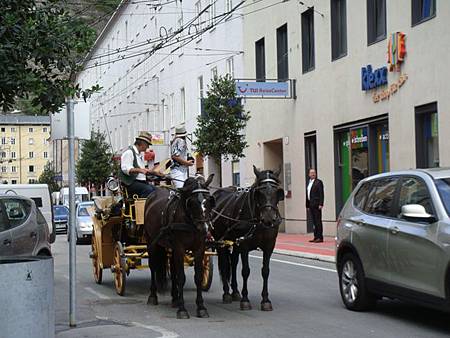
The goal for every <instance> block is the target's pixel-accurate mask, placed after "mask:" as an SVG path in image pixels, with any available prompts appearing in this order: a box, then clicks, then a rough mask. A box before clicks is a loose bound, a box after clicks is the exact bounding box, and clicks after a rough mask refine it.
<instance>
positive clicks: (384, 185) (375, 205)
mask: <svg viewBox="0 0 450 338" xmlns="http://www.w3.org/2000/svg"><path fill="white" fill-rule="evenodd" d="M397 183H398V178H396V177H391V178H384V179H380V180H377V181H375V182H373V183H372V184H371V186H370V191H369V195H368V197H367V203H366V206H365V208H364V211H365V212H367V213H369V214H372V215H381V216H392V204H393V201H394V197H395V190H396V188H397Z"/></svg>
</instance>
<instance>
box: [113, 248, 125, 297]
mask: <svg viewBox="0 0 450 338" xmlns="http://www.w3.org/2000/svg"><path fill="white" fill-rule="evenodd" d="M113 264H114V269H113V273H114V285H115V287H116V292H117V294H118V295H119V296H123V295H124V293H125V284H126V261H125V258H124V257H123V247H122V244H121V243H120V242H116V244H114V257H113Z"/></svg>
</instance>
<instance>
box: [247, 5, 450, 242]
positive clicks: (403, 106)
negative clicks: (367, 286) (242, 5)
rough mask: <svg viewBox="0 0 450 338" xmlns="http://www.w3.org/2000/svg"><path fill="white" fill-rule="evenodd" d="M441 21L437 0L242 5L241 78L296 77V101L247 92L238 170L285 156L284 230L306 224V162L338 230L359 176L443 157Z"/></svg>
mask: <svg viewBox="0 0 450 338" xmlns="http://www.w3.org/2000/svg"><path fill="white" fill-rule="evenodd" d="M448 22H450V1H435V0H427V1H418V0H396V1H387V0H304V1H302V2H299V1H277V0H269V1H264V2H258V3H255V4H254V5H253V6H252V7H251V8H249V9H248V11H247V12H245V13H244V73H245V78H248V79H259V80H263V81H264V80H265V79H279V80H285V79H291V80H296V85H295V89H296V94H297V98H296V99H276V100H275V99H252V100H250V99H249V100H247V101H246V108H247V109H248V110H249V111H250V112H251V113H252V118H251V120H250V121H249V124H248V128H247V140H248V142H249V148H248V149H247V152H246V158H247V159H248V161H247V166H248V168H247V170H246V172H247V173H248V175H246V176H245V177H244V178H243V179H244V180H245V182H251V181H253V177H252V175H251V170H249V168H250V166H251V165H252V164H253V163H254V164H256V165H257V166H259V167H261V168H262V167H265V168H275V167H277V166H279V165H282V166H283V168H284V176H283V179H284V186H285V189H286V191H287V193H288V195H287V197H286V199H285V201H284V203H283V205H282V209H283V212H284V216H285V219H286V223H285V229H286V231H287V232H302V233H304V232H309V231H311V225H310V223H308V222H307V214H306V210H305V198H306V193H305V190H306V189H305V188H306V185H307V178H306V171H307V168H309V167H315V168H317V170H318V175H319V178H321V179H322V180H323V182H324V185H325V206H324V213H323V219H324V229H325V233H327V234H329V235H333V234H335V231H336V218H337V215H338V214H339V211H340V210H341V208H342V206H343V203H345V201H346V200H347V198H348V196H349V194H350V193H351V191H352V189H353V188H354V187H355V185H356V184H357V183H358V182H359V181H360V180H361V179H362V178H363V177H366V176H368V175H373V174H376V173H380V172H384V171H390V170H400V169H408V168H424V167H435V166H450V141H449V138H448V133H449V126H450V96H449V95H448V79H449V77H450V70H449V68H448V67H447V66H446V56H447V55H448V53H449V46H450V44H449V36H450V25H449V24H448ZM402 51H403V52H406V54H405V55H403V54H404V53H402ZM388 52H389V55H391V60H390V61H391V63H390V64H388ZM401 61H403V62H401ZM391 65H392V67H391ZM369 66H370V67H369ZM390 70H392V71H390Z"/></svg>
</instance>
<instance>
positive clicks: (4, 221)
mask: <svg viewBox="0 0 450 338" xmlns="http://www.w3.org/2000/svg"><path fill="white" fill-rule="evenodd" d="M8 228H9V222H8V217H7V216H6V211H5V209H4V208H3V205H2V204H1V202H0V232H2V231H6V230H8Z"/></svg>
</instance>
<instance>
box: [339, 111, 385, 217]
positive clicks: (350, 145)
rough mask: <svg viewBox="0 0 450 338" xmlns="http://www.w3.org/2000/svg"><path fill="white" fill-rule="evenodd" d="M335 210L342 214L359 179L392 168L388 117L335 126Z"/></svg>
mask: <svg viewBox="0 0 450 338" xmlns="http://www.w3.org/2000/svg"><path fill="white" fill-rule="evenodd" d="M335 143H336V149H335V150H336V155H337V156H336V158H337V161H336V164H335V173H336V212H337V214H339V212H340V211H341V209H342V207H343V206H344V204H345V202H346V201H347V199H348V197H349V196H350V194H351V192H352V191H353V189H354V188H355V187H356V186H357V185H358V183H359V181H361V180H362V179H364V178H366V177H368V176H370V175H375V174H378V173H382V172H386V171H389V127H388V121H387V119H382V120H378V121H374V122H366V123H364V124H359V125H354V126H349V127H344V128H339V130H336V129H335Z"/></svg>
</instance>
